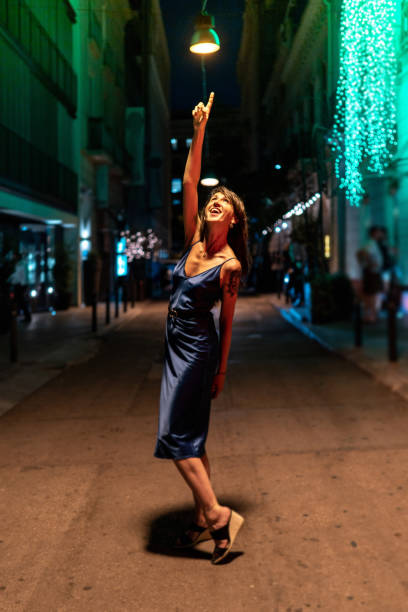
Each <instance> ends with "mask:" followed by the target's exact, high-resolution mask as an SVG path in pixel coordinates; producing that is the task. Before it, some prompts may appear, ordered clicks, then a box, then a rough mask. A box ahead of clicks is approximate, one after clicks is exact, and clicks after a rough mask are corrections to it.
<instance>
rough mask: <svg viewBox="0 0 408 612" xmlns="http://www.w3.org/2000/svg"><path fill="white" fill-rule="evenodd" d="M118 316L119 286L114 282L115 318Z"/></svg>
mask: <svg viewBox="0 0 408 612" xmlns="http://www.w3.org/2000/svg"><path fill="white" fill-rule="evenodd" d="M118 316H119V286H118V283H116V284H115V319H117V318H118Z"/></svg>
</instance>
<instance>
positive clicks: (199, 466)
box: [174, 457, 231, 547]
mask: <svg viewBox="0 0 408 612" xmlns="http://www.w3.org/2000/svg"><path fill="white" fill-rule="evenodd" d="M174 463H175V464H176V467H177V469H178V470H179V472H180V474H181V475H182V476H183V478H184V480H185V481H186V483H187V484H188V486H189V487H190V489H191V490H192V492H193V495H194V499H196V501H197V503H198V504H199V506H200V508H201V509H202V511H203V513H204V516H205V519H206V522H207V525H208V526H209V527H211V528H212V529H219V528H220V527H223V526H224V525H225V524H226V523H227V522H228V519H229V517H230V513H231V510H230V509H229V508H228V507H227V506H220V504H219V503H218V501H217V498H216V496H215V493H214V491H213V488H212V486H211V482H210V478H209V475H208V473H207V470H206V467H205V460H204V461H203V460H202V459H199V458H198V457H190V458H189V459H179V460H177V461H174ZM227 544H228V542H227V541H226V540H221V541H219V542H217V545H218V546H221V547H225V546H227Z"/></svg>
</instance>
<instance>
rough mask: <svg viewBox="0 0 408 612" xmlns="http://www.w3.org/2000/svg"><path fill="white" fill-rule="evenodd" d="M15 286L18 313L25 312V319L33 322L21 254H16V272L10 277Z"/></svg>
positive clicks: (27, 321)
mask: <svg viewBox="0 0 408 612" xmlns="http://www.w3.org/2000/svg"><path fill="white" fill-rule="evenodd" d="M9 282H10V283H11V285H12V286H13V291H14V299H15V302H16V307H17V314H18V315H19V314H20V313H23V315H24V321H25V322H26V323H30V322H31V308H30V299H29V297H28V285H27V274H26V267H25V262H24V259H23V257H22V255H21V254H18V255H17V256H16V260H15V267H14V272H13V274H12V275H11V276H10V278H9Z"/></svg>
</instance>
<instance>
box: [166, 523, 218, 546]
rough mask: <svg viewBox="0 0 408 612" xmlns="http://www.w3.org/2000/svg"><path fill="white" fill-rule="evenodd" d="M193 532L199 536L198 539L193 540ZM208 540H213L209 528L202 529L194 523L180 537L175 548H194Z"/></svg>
mask: <svg viewBox="0 0 408 612" xmlns="http://www.w3.org/2000/svg"><path fill="white" fill-rule="evenodd" d="M191 532H193V533H195V534H197V535H196V537H193V538H192V537H191V535H190V533H191ZM206 540H211V535H210V530H209V529H208V527H201V526H200V525H197V523H195V522H194V521H192V522H191V523H190V525H189V526H188V527H187V529H186V530H185V531H183V533H182V534H181V535H180V536H179V537H178V539H177V541H176V543H175V544H174V548H192V547H193V546H195V545H196V544H198V543H199V542H205V541H206Z"/></svg>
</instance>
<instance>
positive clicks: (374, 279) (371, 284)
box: [357, 225, 384, 323]
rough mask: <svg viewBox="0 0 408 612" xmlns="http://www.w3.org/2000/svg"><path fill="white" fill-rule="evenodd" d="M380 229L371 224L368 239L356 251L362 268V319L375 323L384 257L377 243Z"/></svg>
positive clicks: (380, 291)
mask: <svg viewBox="0 0 408 612" xmlns="http://www.w3.org/2000/svg"><path fill="white" fill-rule="evenodd" d="M381 237H382V230H381V228H380V227H379V226H378V225H373V226H372V227H371V228H370V230H369V240H368V242H367V243H366V244H365V245H364V247H363V248H362V249H360V250H359V251H358V252H357V259H358V261H359V263H360V265H361V268H362V299H363V305H364V321H365V322H366V323H375V322H376V321H377V318H378V313H379V310H380V307H381V296H382V292H383V289H384V282H383V277H382V272H383V266H384V258H383V254H382V251H381V248H380V245H379V241H380V240H381Z"/></svg>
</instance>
